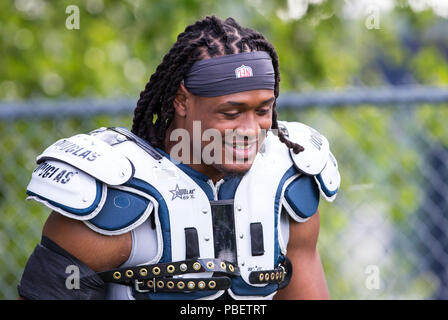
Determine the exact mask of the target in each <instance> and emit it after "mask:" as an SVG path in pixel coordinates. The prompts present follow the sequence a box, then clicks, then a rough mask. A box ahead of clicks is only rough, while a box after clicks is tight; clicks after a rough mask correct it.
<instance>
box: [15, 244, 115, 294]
mask: <svg viewBox="0 0 448 320" xmlns="http://www.w3.org/2000/svg"><path fill="white" fill-rule="evenodd" d="M68 267H69V268H68ZM74 269H76V270H77V271H79V287H77V285H76V284H75V282H72V283H71V282H70V279H71V278H70V277H71V276H74V275H75V271H73V270H74ZM67 271H69V272H68V273H67ZM77 271H76V273H77ZM67 283H69V284H70V283H71V284H72V285H67ZM73 285H74V286H73ZM17 289H18V293H19V295H20V296H21V297H23V298H25V299H29V300H94V299H105V297H106V286H105V283H104V282H103V281H102V280H101V278H100V277H99V276H98V275H97V274H96V273H95V272H94V271H93V270H92V269H90V268H89V267H88V266H86V265H85V264H84V263H82V262H81V261H80V260H78V259H77V258H76V257H74V256H73V255H71V254H70V253H69V252H67V251H66V250H64V249H63V248H62V247H60V246H59V245H58V244H56V243H55V242H53V241H52V240H50V239H49V238H47V237H45V236H43V237H42V240H41V243H39V244H38V245H37V246H36V248H35V249H34V251H33V253H32V254H31V256H30V258H29V259H28V262H27V264H26V266H25V270H24V271H23V275H22V278H21V280H20V283H19V285H18V286H17Z"/></svg>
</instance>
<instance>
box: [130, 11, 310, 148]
mask: <svg viewBox="0 0 448 320" xmlns="http://www.w3.org/2000/svg"><path fill="white" fill-rule="evenodd" d="M251 51H266V52H268V53H269V55H270V56H271V59H272V65H273V67H274V72H275V87H274V96H275V98H276V99H277V97H278V95H279V82H280V74H279V63H278V56H277V53H276V52H275V49H274V47H273V46H272V45H271V44H270V43H269V42H268V41H267V40H266V39H265V38H264V36H263V35H262V34H261V33H259V32H257V31H255V30H252V29H250V28H243V27H241V26H240V25H239V24H238V23H237V22H236V21H235V20H234V19H233V18H227V19H226V20H225V21H222V20H221V19H219V18H217V17H215V16H211V17H206V18H205V19H203V20H200V21H196V22H195V23H194V24H192V25H189V26H187V27H186V28H185V31H184V32H182V33H180V34H179V35H178V37H177V41H176V43H175V44H174V45H173V47H172V48H171V49H170V51H169V52H168V53H167V54H166V55H165V56H164V58H163V60H162V63H160V64H159V66H158V67H157V69H156V71H155V72H154V73H153V74H152V75H151V77H150V79H149V81H148V83H147V84H146V86H145V89H144V90H143V91H141V92H140V99H139V100H138V102H137V107H136V108H135V111H134V119H133V124H132V132H133V133H134V134H136V135H137V136H139V137H141V138H143V139H145V140H147V141H148V142H149V143H150V144H151V145H153V146H155V147H159V148H163V143H164V140H165V132H166V131H167V129H168V127H169V126H170V124H171V121H172V120H173V118H174V107H173V101H174V99H175V97H176V94H177V90H178V88H179V85H180V83H181V81H182V80H183V79H184V77H185V76H186V74H187V72H188V71H189V70H190V68H191V66H192V65H193V64H194V63H195V62H196V61H199V60H203V59H208V58H213V57H218V56H223V55H229V54H236V53H241V52H251ZM275 106H276V103H275V102H274V105H273V110H272V127H271V128H272V129H277V130H276V131H278V137H279V139H280V141H281V142H283V143H284V144H285V145H286V146H287V147H288V148H289V149H292V150H293V151H294V153H296V154H297V153H299V152H301V151H303V150H304V148H303V147H302V146H301V145H299V144H297V143H294V142H292V141H290V140H288V139H287V138H286V136H285V135H284V133H283V132H282V130H279V127H278V122H277V111H276V108H275Z"/></svg>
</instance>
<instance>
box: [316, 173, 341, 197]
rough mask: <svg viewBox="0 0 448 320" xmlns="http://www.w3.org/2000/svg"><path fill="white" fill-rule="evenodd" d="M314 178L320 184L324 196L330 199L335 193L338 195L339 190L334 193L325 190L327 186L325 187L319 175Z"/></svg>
mask: <svg viewBox="0 0 448 320" xmlns="http://www.w3.org/2000/svg"><path fill="white" fill-rule="evenodd" d="M316 177H317V180H318V181H319V183H320V188H321V189H322V191H323V192H324V193H325V195H326V196H327V197H332V196H334V195H335V194H336V193H338V190H339V188H338V189H336V190H334V191H330V190H328V189H327V186H326V185H325V183H324V181H323V180H322V176H321V175H320V174H318V175H317V176H316Z"/></svg>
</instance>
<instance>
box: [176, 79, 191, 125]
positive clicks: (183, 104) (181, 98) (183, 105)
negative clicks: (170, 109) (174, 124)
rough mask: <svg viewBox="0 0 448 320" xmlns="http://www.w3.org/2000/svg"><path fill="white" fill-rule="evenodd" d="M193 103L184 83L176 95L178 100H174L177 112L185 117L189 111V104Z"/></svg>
mask: <svg viewBox="0 0 448 320" xmlns="http://www.w3.org/2000/svg"><path fill="white" fill-rule="evenodd" d="M190 101H191V93H189V92H188V90H187V89H186V88H185V86H184V84H183V82H182V83H181V84H180V86H179V89H178V90H177V93H176V98H174V101H173V106H174V110H175V112H176V113H177V114H178V115H179V116H181V117H185V116H186V115H187V111H188V103H189V102H190Z"/></svg>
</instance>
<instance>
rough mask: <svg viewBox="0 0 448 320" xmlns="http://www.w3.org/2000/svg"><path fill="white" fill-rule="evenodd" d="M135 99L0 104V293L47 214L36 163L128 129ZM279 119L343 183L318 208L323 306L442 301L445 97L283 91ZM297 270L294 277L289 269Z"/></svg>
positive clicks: (12, 289)
mask: <svg viewBox="0 0 448 320" xmlns="http://www.w3.org/2000/svg"><path fill="white" fill-rule="evenodd" d="M134 105H135V101H133V100H120V101H89V100H82V101H81V100H76V101H64V102H45V101H38V102H35V101H34V102H23V103H0V142H1V143H0V150H1V153H2V156H1V157H0V210H1V212H2V221H1V223H0V244H1V245H0V298H2V299H16V298H17V290H16V286H17V283H18V281H19V279H20V277H21V274H22V271H23V268H24V266H25V263H26V261H27V259H28V256H29V255H30V254H31V252H32V250H33V249H34V246H35V245H36V244H37V243H38V242H39V240H40V236H41V230H42V226H43V223H44V221H45V219H46V217H47V216H48V213H49V210H48V209H46V208H45V207H43V206H41V205H39V204H37V203H34V202H27V201H25V189H26V186H27V184H28V182H29V178H30V174H31V172H32V171H33V170H34V167H35V158H36V156H37V155H38V154H40V153H41V152H42V151H43V149H44V148H45V147H46V146H48V145H49V144H51V143H53V142H54V141H56V140H57V139H59V138H62V137H66V136H70V135H74V134H77V133H80V132H88V131H91V130H93V129H95V128H98V127H101V126H126V127H128V128H129V127H130V126H131V123H132V109H133V107H134ZM278 108H279V113H280V114H279V118H280V119H282V120H288V121H301V122H303V123H306V124H308V125H310V126H312V127H314V128H315V129H317V130H318V131H320V132H321V133H322V134H324V135H325V136H326V137H327V138H328V139H329V141H330V145H331V149H332V152H333V154H334V155H335V156H336V158H337V159H338V163H339V168H340V172H341V176H342V185H341V189H340V192H339V195H338V197H337V199H336V200H335V202H334V203H332V204H328V203H326V202H325V201H321V205H320V212H321V231H320V236H319V251H320V254H321V258H322V262H323V265H324V269H325V272H326V277H327V282H328V286H329V290H330V295H331V297H332V298H333V299H447V298H448V233H447V230H448V127H447V125H446V120H447V119H448V90H446V89H440V88H427V87H413V88H389V89H375V90H374V89H366V90H349V91H344V92H327V93H325V92H323V93H311V94H284V95H283V96H282V99H280V100H279V103H278ZM296 272H300V271H299V270H297V271H296Z"/></svg>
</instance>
